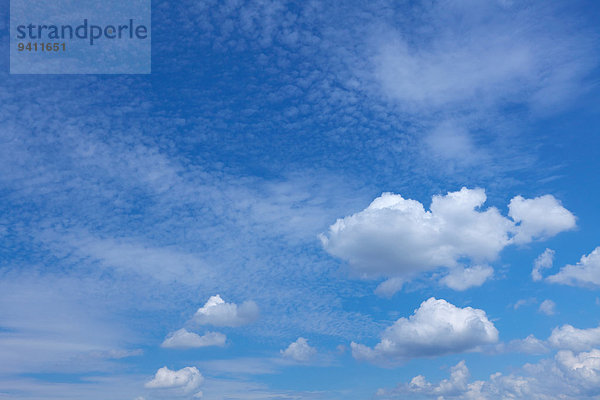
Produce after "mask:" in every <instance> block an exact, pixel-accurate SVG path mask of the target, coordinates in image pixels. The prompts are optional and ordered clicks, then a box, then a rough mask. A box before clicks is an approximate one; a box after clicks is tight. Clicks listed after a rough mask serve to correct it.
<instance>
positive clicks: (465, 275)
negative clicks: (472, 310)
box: [440, 265, 494, 291]
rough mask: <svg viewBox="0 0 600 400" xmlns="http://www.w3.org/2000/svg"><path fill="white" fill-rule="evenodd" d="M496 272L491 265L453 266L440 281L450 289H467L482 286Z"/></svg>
mask: <svg viewBox="0 0 600 400" xmlns="http://www.w3.org/2000/svg"><path fill="white" fill-rule="evenodd" d="M493 274H494V269H493V268H492V267H490V266H489V265H476V266H474V267H468V268H461V267H458V268H452V269H451V270H450V273H449V274H448V275H446V276H444V277H443V278H442V279H441V280H440V282H441V283H442V284H444V285H446V286H448V287H449V288H450V289H454V290H459V291H462V290H467V289H468V288H471V287H474V286H481V285H483V283H484V282H485V281H486V280H488V279H489V278H490V277H491V276H492V275H493Z"/></svg>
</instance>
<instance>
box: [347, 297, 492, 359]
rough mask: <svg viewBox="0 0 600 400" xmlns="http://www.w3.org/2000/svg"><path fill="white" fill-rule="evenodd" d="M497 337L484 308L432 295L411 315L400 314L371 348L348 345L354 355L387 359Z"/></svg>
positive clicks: (472, 345) (465, 347) (459, 348)
mask: <svg viewBox="0 0 600 400" xmlns="http://www.w3.org/2000/svg"><path fill="white" fill-rule="evenodd" d="M497 340H498V330H497V329H496V328H495V327H494V324H492V323H491V322H490V321H489V320H488V318H487V316H486V314H485V311H483V310H478V309H474V308H471V307H465V308H459V307H456V306H454V305H452V304H450V303H448V302H447V301H445V300H441V299H440V300H438V299H435V298H433V297H432V298H430V299H428V300H427V301H424V302H423V303H421V305H420V307H419V308H418V309H417V310H415V312H414V314H413V315H412V316H410V317H409V318H400V319H399V320H397V321H396V322H395V323H394V325H392V326H390V327H389V328H387V329H386V330H385V331H384V332H383V335H382V339H381V342H379V343H378V344H377V345H376V346H375V347H374V348H370V347H367V346H365V345H362V344H357V343H354V342H353V343H352V344H351V347H352V355H353V356H354V357H355V358H357V359H364V360H369V361H374V362H383V363H386V362H397V361H402V360H405V359H409V358H414V357H429V356H439V355H444V354H450V353H460V352H464V351H474V350H477V349H478V347H479V346H481V345H485V344H490V343H495V342H496V341H497Z"/></svg>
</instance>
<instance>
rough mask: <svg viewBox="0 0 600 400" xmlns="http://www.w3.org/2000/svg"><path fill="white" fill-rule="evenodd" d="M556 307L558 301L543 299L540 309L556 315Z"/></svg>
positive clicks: (545, 312) (544, 312) (543, 312)
mask: <svg viewBox="0 0 600 400" xmlns="http://www.w3.org/2000/svg"><path fill="white" fill-rule="evenodd" d="M555 308H556V303H554V302H553V301H552V300H544V301H542V304H540V307H539V308H538V311H539V312H541V313H542V314H546V315H554V313H555V312H556V311H555V310H554V309H555Z"/></svg>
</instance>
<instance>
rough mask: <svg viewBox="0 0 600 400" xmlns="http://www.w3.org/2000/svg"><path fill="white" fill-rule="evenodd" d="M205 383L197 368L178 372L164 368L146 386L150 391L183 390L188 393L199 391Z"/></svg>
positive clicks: (188, 368) (187, 368)
mask: <svg viewBox="0 0 600 400" xmlns="http://www.w3.org/2000/svg"><path fill="white" fill-rule="evenodd" d="M203 381H204V377H203V376H202V374H201V373H200V371H198V369H197V368H196V367H185V368H182V369H180V370H178V371H172V370H170V369H169V368H167V367H162V368H160V369H159V370H158V371H156V374H155V375H154V379H152V380H151V381H149V382H147V383H146V385H145V386H146V387H147V388H149V389H181V390H183V391H184V392H186V393H188V392H191V391H193V390H195V389H197V388H198V386H200V385H201V384H202V382H203Z"/></svg>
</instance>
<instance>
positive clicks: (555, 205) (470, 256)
mask: <svg viewBox="0 0 600 400" xmlns="http://www.w3.org/2000/svg"><path fill="white" fill-rule="evenodd" d="M485 201H486V195H485V191H484V190H483V189H467V188H462V189H461V190H460V191H458V192H449V193H448V194H447V195H445V196H441V195H440V196H433V198H432V202H431V206H430V211H426V210H425V208H424V207H423V205H422V204H421V203H420V202H418V201H415V200H410V199H404V198H403V197H402V196H400V195H397V194H393V193H384V194H382V195H381V196H380V197H378V198H376V199H375V200H374V201H373V202H372V203H371V204H370V205H369V206H368V207H367V208H366V209H364V210H363V211H361V212H358V213H356V214H353V215H350V216H347V217H345V218H341V219H338V220H337V221H336V222H335V223H334V224H333V225H331V226H330V228H329V231H328V232H327V234H322V235H321V236H320V238H321V241H322V244H323V247H324V248H325V250H326V251H327V252H329V253H330V254H331V255H333V256H336V257H339V258H341V259H343V260H345V261H347V262H348V263H349V264H350V266H351V267H352V268H353V269H354V270H355V271H356V272H358V273H359V274H360V275H361V276H363V277H367V278H368V277H379V276H384V277H391V278H402V279H404V280H408V279H410V278H412V277H414V276H415V275H417V274H418V273H421V272H424V271H429V270H433V269H436V268H439V267H446V268H451V269H454V270H453V271H451V272H450V274H449V275H447V276H446V277H445V278H443V279H442V283H443V284H445V285H447V286H449V287H452V288H455V289H458V290H464V289H466V288H467V287H469V286H477V285H481V284H482V283H483V282H484V281H485V280H486V279H487V278H489V277H490V276H491V275H492V269H491V267H487V266H482V265H483V264H480V263H485V262H490V261H493V260H495V259H496V258H497V257H498V255H499V253H500V251H502V249H504V248H505V247H506V246H508V245H509V244H511V243H526V242H528V241H531V240H534V239H536V238H547V237H549V236H552V235H554V234H557V233H558V232H560V231H561V230H566V229H571V228H572V227H573V226H574V223H575V217H573V215H572V214H571V213H570V212H569V211H567V210H566V209H565V208H563V207H562V206H560V203H559V202H558V201H557V200H556V199H554V197H552V196H550V195H546V196H542V197H538V198H535V199H531V200H526V199H523V198H522V197H520V196H517V197H515V198H513V200H512V201H511V203H510V205H509V215H510V216H511V217H513V218H514V220H511V219H509V218H506V217H504V216H502V215H501V214H500V212H499V211H498V209H496V208H494V207H490V208H487V209H483V204H484V203H485ZM536 207H538V208H540V209H542V211H543V213H544V216H545V219H544V218H541V216H540V215H539V212H538V211H537V210H536ZM512 235H514V237H512ZM465 259H467V260H469V261H470V262H472V263H475V264H476V265H478V264H479V266H472V267H469V268H464V265H462V262H463V260H465ZM400 281H401V280H397V281H392V282H391V283H384V284H383V285H382V286H381V287H380V288H378V290H379V292H381V293H383V294H387V295H389V293H391V292H393V290H394V289H397V288H398V287H399V286H400V285H399V282H400Z"/></svg>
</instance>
